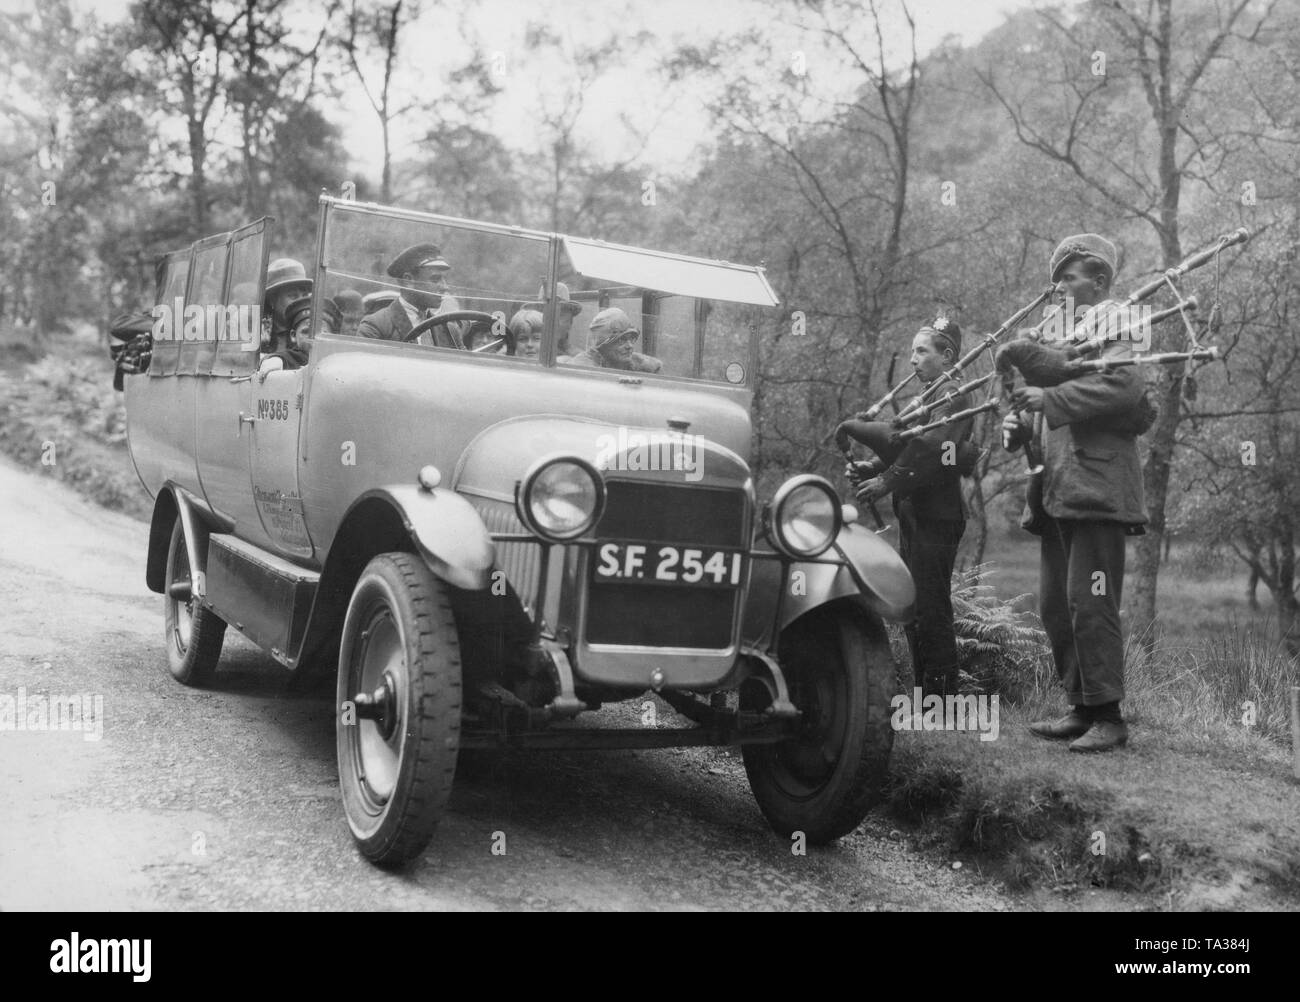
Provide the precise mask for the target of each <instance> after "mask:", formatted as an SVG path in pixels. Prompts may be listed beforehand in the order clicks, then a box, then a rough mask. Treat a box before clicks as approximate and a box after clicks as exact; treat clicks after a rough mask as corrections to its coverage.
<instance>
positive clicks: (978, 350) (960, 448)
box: [835, 285, 1056, 532]
mask: <svg viewBox="0 0 1300 1002" xmlns="http://www.w3.org/2000/svg"><path fill="white" fill-rule="evenodd" d="M1055 291H1056V286H1055V285H1049V286H1047V287H1046V288H1045V289H1043V291H1042V292H1040V293H1039V294H1038V295H1037V296H1035V297H1034V299H1033V300H1031V301H1030V302H1029V303H1027V304H1026V305H1025V306H1023V307H1021V308H1020V309H1019V310H1017V311H1016V312H1015V313H1013V314H1012V315H1011V316H1010V317H1008V318H1007V319H1006V320H1005V321H1004V322H1003V323H1002V324H1001V325H1000V326H999V327H998V329H997V330H995V331H993V332H991V333H988V334H985V335H984V337H983V338H981V339H980V341H979V342H978V343H977V344H976V345H975V346H974V347H973V348H971V349H970V350H969V351H967V352H966V353H965V354H964V355H962V356H960V357H959V358H958V359H957V360H956V361H955V362H954V363H953V364H952V366H951V367H950V368H948V369H945V370H944V371H943V372H942V373H941V374H940V375H939V376H938V377H937V378H936V379H935V380H934V381H933V382H931V383H930V384H929V385H928V386H926V387H924V388H923V389H922V390H921V392H920V393H919V394H917V396H915V397H914V398H913V399H912V400H910V401H908V403H907V404H906V406H904V407H901V408H900V407H899V406H898V404H897V403H895V399H896V398H897V396H898V395H899V393H901V392H902V391H903V390H904V389H905V388H906V387H907V386H908V385H909V384H910V383H911V382H912V381H913V380H915V379H916V378H917V373H916V372H915V371H913V372H912V373H911V374H910V375H909V376H908V377H907V378H906V379H904V380H902V381H901V382H899V383H898V384H897V385H895V386H894V387H892V388H891V389H890V390H889V391H888V392H887V393H886V394H885V395H884V396H883V397H881V398H880V399H879V400H878V401H876V402H875V403H874V404H872V405H871V406H870V407H868V408H867V409H866V410H865V411H860V412H859V413H858V414H857V415H856V416H855V417H853V418H850V419H849V420H847V421H843V422H841V423H840V424H839V426H838V427H837V428H836V429H835V444H836V446H837V447H838V448H839V449H840V451H841V453H843V455H844V458H845V461H846V463H847V464H848V465H847V469H846V472H847V474H848V477H849V479H850V481H851V482H852V483H853V484H854V486H855V487H858V486H859V485H860V484H861V482H862V481H863V480H864V479H865V477H866V476H867V475H868V474H866V473H863V472H861V471H862V469H863V467H862V465H861V464H859V463H858V461H857V460H856V459H855V458H854V456H853V453H852V448H851V445H850V442H851V441H856V442H859V443H860V444H862V445H864V446H866V447H867V448H868V449H870V450H871V451H872V452H873V453H875V455H876V457H877V459H876V460H875V461H874V462H869V463H867V464H866V468H867V469H868V470H870V471H872V473H874V472H879V471H883V470H885V469H887V468H889V467H890V466H892V465H893V464H894V463H896V462H897V461H898V458H899V456H900V455H902V452H903V449H904V448H906V446H907V444H908V443H909V442H911V441H912V440H913V439H916V438H920V437H921V436H922V435H924V434H926V433H927V432H929V431H933V430H935V429H936V428H942V427H944V426H945V425H948V424H951V423H954V422H958V421H961V420H964V419H965V418H971V417H974V416H976V415H978V414H982V413H984V412H985V411H990V410H996V409H997V408H998V401H997V400H996V399H993V400H990V401H986V402H984V403H982V404H980V405H978V406H976V407H969V408H965V409H963V410H959V411H955V412H952V413H947V414H944V415H943V416H941V417H936V414H937V412H938V411H939V409H940V408H942V407H945V406H947V405H950V404H951V403H952V402H953V401H954V400H956V399H958V398H960V397H962V396H964V395H965V394H968V393H970V392H972V391H973V390H976V389H979V388H980V387H981V386H984V385H986V384H988V383H990V382H991V381H992V380H993V379H994V378H995V377H996V376H997V373H996V372H991V373H988V374H987V375H984V376H980V377H979V378H977V379H973V380H970V381H968V382H965V383H958V382H957V380H958V377H959V376H960V375H961V374H962V373H963V372H964V371H965V370H966V369H967V368H969V367H970V365H971V364H972V363H974V362H975V360H976V359H978V358H979V357H980V356H981V355H983V354H984V352H986V351H988V350H989V349H990V348H991V347H993V346H994V345H996V344H998V343H999V342H1001V341H1002V339H1003V338H1005V337H1006V336H1007V334H1008V333H1010V332H1011V331H1013V330H1015V329H1016V328H1017V327H1018V326H1019V325H1020V324H1021V323H1023V322H1024V320H1025V318H1026V317H1028V316H1029V314H1030V313H1032V312H1033V311H1034V310H1035V309H1037V308H1038V307H1039V306H1041V305H1042V304H1043V303H1045V302H1046V301H1047V300H1048V299H1049V298H1050V297H1051V296H1052V294H1053V293H1054V292H1055ZM891 404H893V406H894V409H895V412H896V413H895V415H894V417H893V418H892V419H891V420H889V421H877V420H874V419H875V418H876V417H877V416H878V415H879V414H880V412H881V411H882V410H884V409H885V407H887V406H889V405H891ZM981 451H982V450H980V449H979V448H978V447H977V446H975V445H974V444H973V443H971V442H969V441H963V442H961V443H958V445H957V449H956V455H955V462H954V464H953V467H954V470H955V472H957V473H958V474H960V475H962V476H969V475H971V474H973V473H974V471H975V466H976V464H977V463H978V461H979V458H980V455H981ZM867 504H868V508H869V510H870V511H871V514H872V517H873V519H874V520H875V523H876V531H877V532H883V531H884V530H885V529H886V528H888V527H887V526H886V525H885V524H884V521H883V519H881V517H880V513H879V511H878V510H877V508H876V506H875V504H874V502H868V503H867Z"/></svg>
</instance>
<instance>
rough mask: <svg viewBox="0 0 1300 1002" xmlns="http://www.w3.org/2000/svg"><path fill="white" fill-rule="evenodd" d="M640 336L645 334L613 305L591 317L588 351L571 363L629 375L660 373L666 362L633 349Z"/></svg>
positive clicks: (578, 355) (577, 356) (576, 356)
mask: <svg viewBox="0 0 1300 1002" xmlns="http://www.w3.org/2000/svg"><path fill="white" fill-rule="evenodd" d="M640 336H641V332H640V331H638V330H637V329H636V328H635V327H633V326H632V321H631V320H629V319H628V315H627V314H626V313H624V312H623V311H622V310H621V309H619V308H618V307H617V306H611V307H609V308H608V309H604V310H601V311H600V312H599V313H597V314H596V315H595V316H594V317H592V318H591V330H590V333H589V334H588V336H587V350H586V351H582V352H579V353H578V354H577V355H574V356H573V358H571V359H570V360H569V364H570V365H581V366H588V367H592V368H597V369H624V370H627V371H629V372H658V371H659V370H660V369H662V368H663V362H661V361H660V360H659V359H657V358H655V357H654V356H653V355H642V354H641V353H640V352H637V351H633V350H632V345H633V343H634V342H635V341H636V339H637V338H639V337H640Z"/></svg>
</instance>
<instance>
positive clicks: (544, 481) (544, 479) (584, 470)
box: [515, 456, 605, 542]
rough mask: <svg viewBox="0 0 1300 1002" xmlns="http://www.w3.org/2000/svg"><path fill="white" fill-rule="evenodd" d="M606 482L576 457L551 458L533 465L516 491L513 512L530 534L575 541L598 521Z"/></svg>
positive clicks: (556, 540)
mask: <svg viewBox="0 0 1300 1002" xmlns="http://www.w3.org/2000/svg"><path fill="white" fill-rule="evenodd" d="M604 510H605V481H604V480H603V479H602V478H601V475H600V473H599V472H598V471H597V470H596V468H595V467H594V466H592V465H591V464H590V463H588V462H587V461H586V460H584V459H579V458H577V457H576V456H550V457H547V458H545V459H540V460H538V461H537V462H536V463H534V464H533V465H532V467H531V468H530V469H529V470H528V472H527V473H526V474H525V475H524V478H523V480H521V481H520V482H519V485H518V486H517V487H516V489H515V511H516V513H518V515H519V521H521V522H523V523H524V526H525V527H526V528H527V529H528V531H529V532H532V533H533V534H535V535H538V536H541V537H542V538H543V539H546V540H549V541H551V542H560V541H563V540H568V539H576V538H577V537H579V536H581V535H582V534H583V533H584V532H586V531H587V530H588V529H590V528H591V527H592V526H593V525H595V524H596V523H597V522H599V521H600V516H601V514H602V513H603V512H604Z"/></svg>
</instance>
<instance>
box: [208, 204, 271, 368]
mask: <svg viewBox="0 0 1300 1002" xmlns="http://www.w3.org/2000/svg"><path fill="white" fill-rule="evenodd" d="M267 222H268V221H267V220H258V221H257V222H256V223H253V224H252V225H251V226H246V227H243V228H242V229H238V230H236V231H235V232H234V234H233V235H232V236H231V240H230V267H229V269H228V274H227V275H226V293H225V296H224V297H223V301H224V302H225V304H226V322H225V329H224V332H223V334H224V336H223V337H222V340H221V341H220V342H219V344H218V345H217V356H216V361H215V362H214V364H213V367H212V373H213V375H223V376H233V375H240V374H243V373H248V372H251V371H252V370H253V368H254V364H255V362H256V359H257V354H256V352H257V349H258V347H259V345H260V343H261V336H262V287H263V285H264V284H265V281H266V279H265V276H266V247H267V241H266V230H267Z"/></svg>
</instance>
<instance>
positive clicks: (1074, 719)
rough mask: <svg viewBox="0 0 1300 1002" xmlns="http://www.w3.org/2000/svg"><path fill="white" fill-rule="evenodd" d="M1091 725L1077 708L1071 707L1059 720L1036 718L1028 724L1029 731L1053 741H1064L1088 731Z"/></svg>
mask: <svg viewBox="0 0 1300 1002" xmlns="http://www.w3.org/2000/svg"><path fill="white" fill-rule="evenodd" d="M1090 726H1092V725H1091V724H1090V722H1089V721H1088V718H1087V717H1085V716H1084V715H1083V714H1082V713H1080V712H1079V711H1078V709H1071V710H1070V712H1069V713H1067V714H1066V715H1065V716H1064V717H1062V718H1061V719H1060V720H1036V721H1034V722H1033V723H1032V724H1030V725H1029V732H1030V733H1031V734H1035V735H1037V736H1038V737H1040V738H1048V739H1050V740H1053V741H1065V740H1067V739H1069V738H1078V737H1082V736H1083V735H1085V734H1087V733H1088V728H1089V727H1090Z"/></svg>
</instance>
